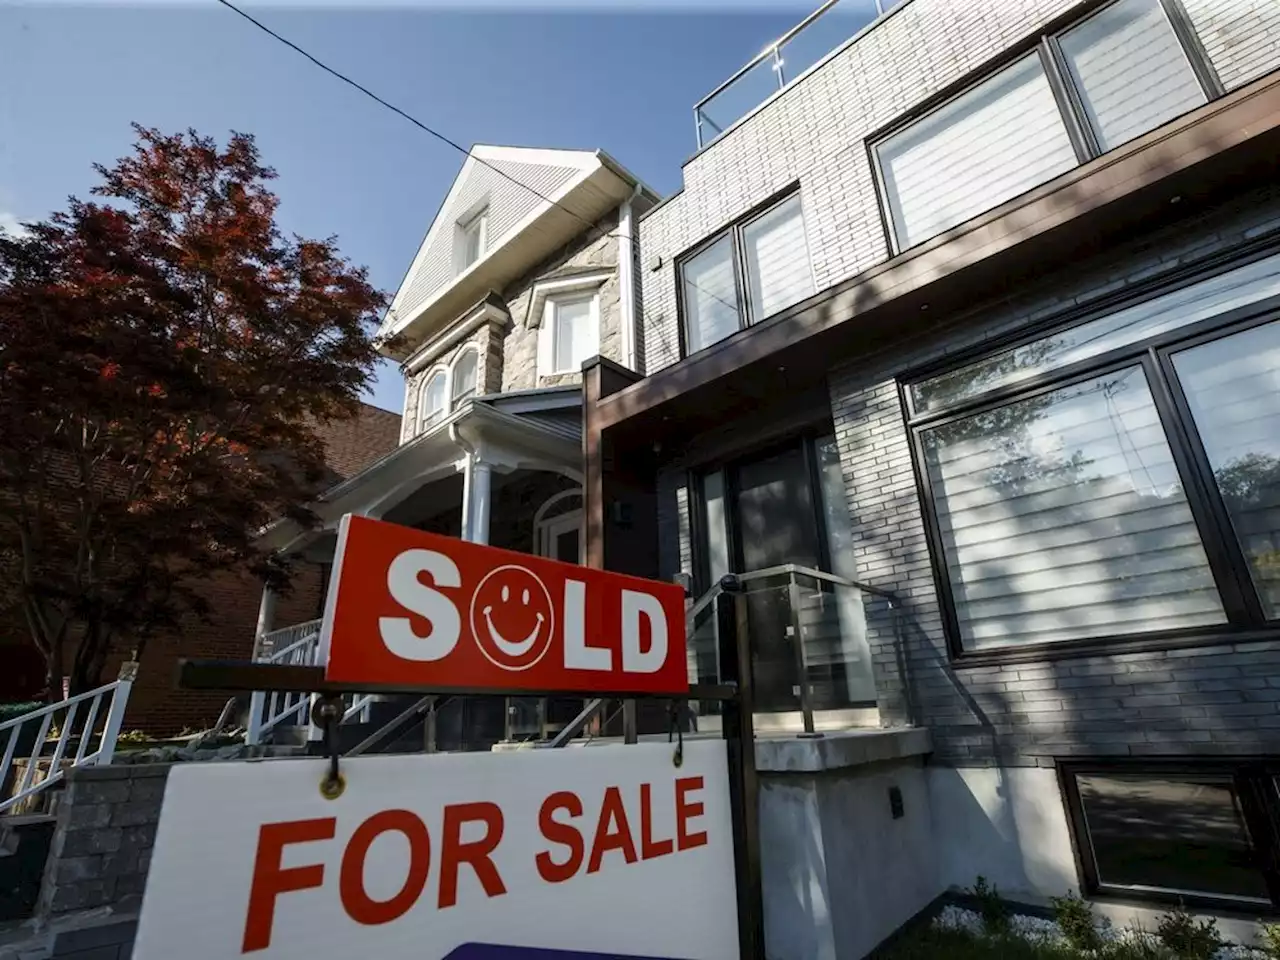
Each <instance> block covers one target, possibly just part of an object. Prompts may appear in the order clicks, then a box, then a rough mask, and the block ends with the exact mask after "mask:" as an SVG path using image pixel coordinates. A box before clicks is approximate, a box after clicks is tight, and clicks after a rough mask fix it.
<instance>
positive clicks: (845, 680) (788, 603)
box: [688, 564, 897, 732]
mask: <svg viewBox="0 0 1280 960" xmlns="http://www.w3.org/2000/svg"><path fill="white" fill-rule="evenodd" d="M729 580H731V582H732V588H731V589H727V588H726V586H725V584H724V582H723V581H722V582H721V583H720V584H717V585H716V586H715V587H713V588H712V589H711V590H710V591H708V592H707V594H706V595H704V596H703V597H702V598H700V599H699V600H698V602H697V603H695V604H694V606H693V607H692V608H691V609H690V610H689V612H688V660H689V679H690V681H691V682H692V683H719V682H720V681H721V679H722V677H721V669H720V665H721V658H722V657H723V656H724V655H725V652H726V648H727V646H729V645H730V644H731V643H732V642H733V641H732V638H730V637H725V636H722V632H723V631H724V630H725V629H726V627H725V623H726V622H727V623H730V624H732V627H731V629H733V630H745V631H746V633H747V639H748V644H749V646H750V649H751V654H752V664H751V671H752V677H753V684H754V687H755V712H756V714H757V716H767V715H773V716H775V717H781V716H784V715H788V714H794V715H799V717H800V718H801V719H802V721H803V725H804V729H805V730H807V731H810V732H811V731H812V730H813V729H814V714H815V713H819V714H821V713H828V712H831V711H839V710H845V709H848V708H854V707H865V706H867V705H868V704H874V702H875V699H876V690H875V676H874V673H873V671H872V663H871V650H870V646H869V644H868V640H867V620H868V618H869V617H875V618H876V619H877V620H879V619H882V618H884V617H886V616H887V617H889V618H890V622H892V623H894V625H895V629H896V623H897V618H896V613H895V611H894V608H893V603H892V598H891V597H890V596H889V595H888V594H886V593H883V592H882V591H879V590H876V589H874V588H871V587H867V586H864V585H862V584H858V583H855V582H853V581H851V580H846V579H844V578H843V577H838V576H835V575H834V574H830V573H826V572H824V571H819V570H810V569H807V568H804V567H798V566H794V565H791V564H787V565H784V566H781V567H772V568H770V569H768V570H758V571H754V572H752V573H744V574H738V575H737V576H736V577H731V578H729ZM726 603H727V604H730V605H732V606H731V612H730V611H726V610H725V609H723V605H724V604H726ZM726 613H729V619H728V620H727V621H726V620H725V616H724V615H725V614H726ZM690 706H691V708H692V712H693V714H694V717H695V718H710V717H712V716H715V715H716V714H718V713H719V707H720V704H718V703H701V702H700V703H694V704H691V705H690ZM705 726H706V725H705V724H703V723H699V722H698V721H697V720H696V719H695V724H694V729H697V730H701V729H703V728H704V727H705Z"/></svg>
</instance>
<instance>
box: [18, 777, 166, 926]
mask: <svg viewBox="0 0 1280 960" xmlns="http://www.w3.org/2000/svg"><path fill="white" fill-rule="evenodd" d="M171 768H172V764H137V765H129V764H123V765H122V764H115V765H112V766H108V767H86V768H81V769H78V770H75V771H72V773H71V775H70V776H69V778H68V780H67V785H66V788H65V789H64V791H63V795H62V797H61V798H60V802H59V805H58V825H57V828H56V830H55V832H54V836H53V844H52V847H51V849H50V851H49V859H48V862H47V863H46V865H45V874H44V882H43V883H42V885H41V890H40V902H39V904H38V906H37V908H36V916H37V918H38V919H39V920H40V921H41V922H46V923H56V922H58V921H59V920H60V919H61V918H63V917H65V916H67V915H69V914H74V913H82V912H87V911H94V910H104V909H106V910H109V911H110V912H111V913H116V914H125V915H128V914H133V913H136V912H137V911H138V909H139V908H140V907H141V905H142V891H143V888H144V887H145V885H146V878H147V869H148V868H149V867H150V865H151V848H152V846H153V845H154V844H155V838H156V826H157V825H158V824H159V822H160V805H161V803H162V801H163V800H164V787H165V782H166V778H167V777H168V775H169V770H170V769H171Z"/></svg>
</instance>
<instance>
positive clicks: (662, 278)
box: [639, 0, 1280, 373]
mask: <svg viewBox="0 0 1280 960" xmlns="http://www.w3.org/2000/svg"><path fill="white" fill-rule="evenodd" d="M1074 6H1076V4H1075V3H1073V2H1071V0H1000V2H998V3H971V2H962V0H909V2H908V3H906V4H904V5H903V6H902V7H901V8H899V9H898V10H897V11H896V12H894V13H893V14H892V15H891V16H889V17H887V18H885V19H884V20H883V21H881V22H880V23H879V24H877V25H876V26H875V27H874V29H872V30H870V31H869V32H868V33H866V34H865V35H864V36H863V37H861V38H860V39H859V40H858V41H857V42H856V43H853V44H851V45H850V46H848V47H847V48H846V49H845V50H843V51H842V52H840V53H839V54H838V55H837V56H835V57H833V58H832V59H831V60H830V61H828V62H827V63H826V64H825V65H824V66H823V67H821V68H820V69H819V70H817V71H815V72H814V73H812V74H810V75H809V76H808V77H807V78H805V79H804V80H802V81H801V82H800V83H798V84H797V85H795V86H794V87H792V88H790V89H789V90H787V91H786V92H784V93H783V94H782V95H781V96H779V97H778V98H777V99H776V100H775V101H773V102H772V103H771V104H769V105H768V106H767V107H765V108H764V109H763V110H761V111H759V112H758V113H756V114H755V115H754V116H752V117H750V118H749V119H747V120H746V121H744V122H743V123H742V124H741V125H740V126H739V127H738V128H737V129H735V130H733V131H731V132H730V133H729V134H728V135H727V136H725V137H724V138H722V139H721V140H719V141H717V142H716V143H715V144H713V145H711V146H710V147H709V148H708V149H706V150H704V151H703V152H702V153H700V154H698V155H697V156H696V157H694V158H693V159H692V160H690V161H689V162H688V163H687V164H686V165H685V168H684V190H683V192H681V193H679V194H676V195H675V196H673V197H672V198H671V199H670V200H668V201H667V202H666V203H665V204H663V205H662V206H660V207H658V208H657V209H656V210H654V211H653V212H652V213H651V214H649V215H648V216H647V217H646V218H645V219H644V220H642V221H641V223H640V229H639V237H640V246H641V253H642V262H643V264H644V267H643V269H642V271H641V273H640V283H641V285H642V294H643V303H644V344H643V347H644V349H643V355H644V357H645V362H646V367H645V370H646V372H647V373H654V372H655V371H657V370H660V369H662V368H663V367H665V366H668V365H670V364H672V363H674V362H675V361H676V360H678V359H679V356H678V349H679V348H678V340H677V331H676V301H675V272H674V266H673V259H674V257H675V256H677V255H678V254H680V253H681V252H683V251H684V250H686V249H688V248H689V247H690V246H692V245H693V244H695V243H696V242H698V241H699V240H702V239H703V238H705V237H707V236H709V235H710V234H712V233H714V232H715V231H716V230H718V229H720V228H721V227H723V226H725V225H726V224H728V223H730V222H731V221H733V220H734V219H736V218H737V217H739V216H741V215H742V214H743V213H745V212H746V211H747V210H749V209H750V208H751V207H753V206H755V205H756V204H758V203H760V202H762V201H764V200H765V199H767V198H768V197H769V196H770V195H772V194H774V193H776V192H778V191H779V190H781V189H783V188H785V187H786V186H788V185H789V184H792V183H795V182H796V181H799V183H800V189H801V195H802V199H803V203H804V208H805V225H806V229H807V231H808V236H809V250H810V253H811V256H812V257H813V268H814V278H815V281H816V283H817V288H818V289H819V290H822V289H825V288H826V287H829V286H831V285H833V284H836V283H839V282H840V281H842V280H845V279H847V278H849V277H852V276H855V275H857V274H858V273H861V272H862V271H864V270H866V269H867V268H869V267H871V266H873V265H875V264H876V263H878V262H880V261H882V260H883V259H885V258H886V256H887V255H888V250H887V248H886V244H885V238H884V230H883V227H882V226H881V220H880V211H879V207H878V205H877V202H876V194H875V188H874V185H873V181H872V176H871V168H870V164H869V163H868V160H867V154H866V147H865V140H866V138H867V136H868V135H870V134H871V133H873V132H875V131H876V130H879V129H880V128H882V127H884V126H885V125H886V124H888V123H890V122H892V121H893V120H894V119H896V118H897V117H899V116H901V115H902V114H903V113H905V112H906V111H907V110H909V109H910V108H911V107H913V106H915V105H917V104H919V103H920V102H921V101H922V100H925V99H926V98H928V97H929V96H930V95H932V94H934V93H936V92H937V91H938V90H940V89H942V88H943V87H945V86H947V85H948V84H951V83H954V82H955V81H957V80H959V79H961V78H962V77H964V76H965V75H966V74H968V73H970V72H972V71H973V70H975V69H976V68H977V67H979V66H981V65H982V64H983V63H985V62H986V61H988V60H990V59H992V58H993V57H995V56H996V55H997V54H999V52H1000V51H1001V50H1004V49H1006V48H1008V47H1009V46H1011V45H1012V44H1014V43H1015V42H1017V41H1019V40H1021V39H1023V38H1025V37H1027V36H1029V35H1031V34H1033V33H1035V32H1036V31H1037V30H1039V29H1040V28H1041V27H1042V26H1044V25H1045V24H1046V23H1047V22H1049V21H1051V20H1053V19H1055V18H1056V17H1058V16H1060V15H1062V14H1064V13H1066V12H1068V11H1069V10H1071V8H1072V7H1074ZM1183 6H1184V8H1185V9H1186V10H1187V12H1188V15H1189V17H1190V19H1191V21H1192V23H1193V24H1194V25H1195V28H1196V30H1197V32H1198V34H1199V36H1200V37H1201V40H1202V43H1203V44H1204V46H1205V48H1206V50H1207V52H1208V55H1209V57H1210V59H1211V61H1212V63H1213V65H1214V67H1215V69H1216V70H1217V72H1218V74H1219V76H1220V78H1221V79H1222V81H1223V83H1224V84H1225V85H1226V87H1227V89H1229V90H1230V89H1233V88H1235V87H1238V86H1240V85H1241V84H1244V83H1246V82H1248V81H1249V80H1252V79H1255V78H1256V77H1257V76H1259V75H1260V74H1262V73H1265V72H1266V71H1267V70H1270V69H1273V68H1274V67H1276V66H1278V65H1280V0H1183ZM654 257H661V258H662V266H661V267H660V268H659V269H658V270H657V271H653V270H650V269H649V264H650V263H652V261H653V259H654Z"/></svg>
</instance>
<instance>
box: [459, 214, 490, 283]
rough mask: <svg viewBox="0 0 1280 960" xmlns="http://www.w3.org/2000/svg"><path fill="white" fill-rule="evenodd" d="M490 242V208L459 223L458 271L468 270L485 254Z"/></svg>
mask: <svg viewBox="0 0 1280 960" xmlns="http://www.w3.org/2000/svg"><path fill="white" fill-rule="evenodd" d="M488 242H489V208H488V207H484V208H483V209H481V210H480V211H479V212H478V213H476V214H473V215H472V216H471V217H470V218H468V219H467V220H465V221H462V222H460V223H459V224H458V244H457V247H458V257H457V260H458V272H459V273H461V272H462V271H464V270H466V269H467V268H468V267H470V266H471V265H472V264H473V263H475V262H476V261H477V260H479V259H480V257H481V256H482V255H483V254H484V251H485V247H486V246H487V245H488Z"/></svg>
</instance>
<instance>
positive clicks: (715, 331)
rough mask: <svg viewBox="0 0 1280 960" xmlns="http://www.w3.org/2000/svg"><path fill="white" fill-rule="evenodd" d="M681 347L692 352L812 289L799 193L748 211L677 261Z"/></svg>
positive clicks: (811, 273) (780, 307) (800, 298)
mask: <svg viewBox="0 0 1280 960" xmlns="http://www.w3.org/2000/svg"><path fill="white" fill-rule="evenodd" d="M678 272H679V277H680V300H681V308H682V314H683V317H684V325H683V326H684V344H685V353H686V354H689V353H695V352H697V351H698V350H701V349H703V348H704V347H709V346H710V345H711V344H713V343H716V342H718V341H720V340H723V339H724V338H725V337H727V336H729V335H730V334H733V333H736V332H737V331H738V330H740V329H742V328H743V327H745V326H747V325H748V324H751V323H758V322H759V321H761V320H764V319H766V318H768V317H771V316H773V315H774V314H775V313H778V312H779V311H781V310H784V309H785V308H787V307H789V306H791V305H792V304H793V303H798V302H799V301H801V300H803V299H804V298H805V297H807V296H810V295H811V294H812V293H813V289H814V288H813V271H812V270H811V269H810V266H809V250H808V247H807V245H806V242H805V232H804V217H803V214H802V212H801V208H800V196H799V194H793V195H791V196H790V197H787V198H786V199H785V200H782V201H780V202H778V203H776V204H773V205H772V206H770V207H769V208H768V209H767V210H765V211H764V212H762V213H759V214H755V215H752V216H750V217H748V218H746V219H745V220H743V221H742V222H741V223H738V224H735V225H734V226H732V227H730V228H729V229H728V230H726V231H724V232H723V233H721V234H719V235H718V236H716V237H714V238H712V239H711V240H710V241H709V242H707V243H705V244H703V245H702V246H701V247H700V248H699V249H698V250H697V251H695V252H694V253H693V254H691V255H689V256H687V257H685V258H684V259H683V260H681V261H680V263H679V265H678Z"/></svg>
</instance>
